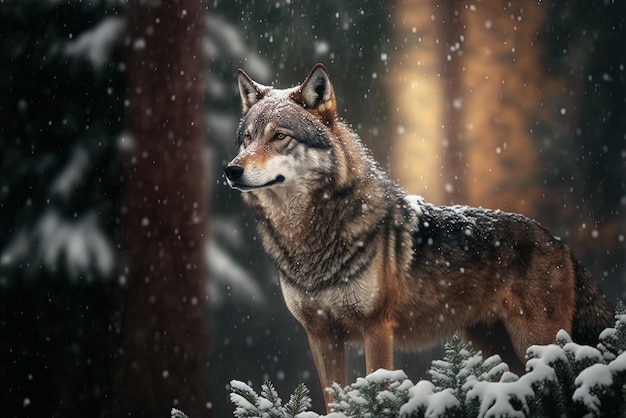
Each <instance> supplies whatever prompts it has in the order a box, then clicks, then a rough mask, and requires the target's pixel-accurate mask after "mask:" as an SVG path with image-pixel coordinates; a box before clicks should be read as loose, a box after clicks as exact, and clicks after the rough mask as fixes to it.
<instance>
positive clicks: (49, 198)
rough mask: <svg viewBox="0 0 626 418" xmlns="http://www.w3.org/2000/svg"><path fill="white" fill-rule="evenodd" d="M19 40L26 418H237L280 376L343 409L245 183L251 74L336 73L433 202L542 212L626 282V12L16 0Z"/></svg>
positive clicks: (9, 394)
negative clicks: (235, 182)
mask: <svg viewBox="0 0 626 418" xmlns="http://www.w3.org/2000/svg"><path fill="white" fill-rule="evenodd" d="M0 45H1V48H2V54H1V55H0V120H1V122H0V150H1V154H0V170H1V174H0V382H2V387H3V390H2V394H0V407H1V408H0V409H1V410H2V415H3V416H9V417H13V416H20V417H27V416H33V417H35V416H59V417H60V416H63V417H78V416H120V415H128V414H132V415H133V416H167V414H168V413H169V410H170V408H171V407H177V408H180V409H183V410H184V411H185V412H187V413H188V414H189V415H190V416H193V417H202V416H205V417H208V416H211V415H213V416H228V415H230V414H231V411H232V406H231V405H230V404H229V402H228V382H229V381H230V380H231V379H239V380H243V381H250V382H252V383H253V384H254V385H255V386H257V387H258V385H259V384H260V383H261V382H262V380H263V379H264V378H265V377H267V378H270V379H271V380H272V381H273V382H274V383H275V385H276V386H277V389H278V390H279V392H280V393H290V392H291V391H292V390H293V388H294V387H295V386H296V384H297V383H298V382H304V383H306V384H307V386H308V387H309V388H310V389H311V390H312V396H313V398H314V399H316V402H317V404H316V405H314V407H315V408H316V409H317V410H322V408H323V406H322V402H321V393H320V392H319V389H318V387H317V386H318V384H317V375H316V373H315V369H314V366H313V362H312V359H311V356H310V353H309V351H308V346H307V344H306V337H305V334H304V332H303V331H302V330H301V328H300V326H299V325H298V324H297V322H296V321H295V320H294V319H293V318H291V315H290V314H289V313H288V311H287V309H286V307H285V306H284V302H283V300H282V296H281V294H280V288H279V286H278V284H277V278H276V274H275V272H274V270H273V268H272V267H271V265H270V264H269V263H268V261H267V259H266V257H265V255H264V254H263V253H262V252H261V248H260V242H259V241H258V240H257V239H256V236H255V230H254V219H253V218H252V217H251V214H250V213H249V212H248V211H246V210H245V208H243V207H242V204H241V199H240V196H239V193H238V192H234V191H231V190H229V189H228V187H226V186H225V184H224V181H223V179H222V174H221V173H222V169H223V167H224V166H225V165H226V163H227V162H228V161H230V159H231V158H232V156H233V155H234V153H235V146H234V132H235V129H236V126H237V123H238V119H239V115H240V103H239V95H238V92H237V87H236V79H235V74H236V70H237V68H239V67H241V68H243V69H244V70H245V71H246V72H248V74H250V75H251V76H252V77H253V78H254V79H255V80H257V81H260V82H262V83H265V84H268V85H276V86H280V87H287V86H291V85H294V84H296V83H299V82H301V81H302V80H303V78H304V77H305V76H306V74H307V73H308V71H309V69H310V68H311V67H312V65H313V64H315V63H316V62H323V63H325V64H326V66H327V67H328V69H329V71H330V73H331V77H332V79H333V82H334V86H335V90H336V94H337V98H338V105H339V114H340V116H341V117H343V118H345V119H346V120H347V121H348V122H350V123H351V124H352V126H353V127H354V129H356V130H357V131H358V132H359V134H360V136H361V137H362V139H363V140H364V142H365V143H366V144H367V145H368V146H369V147H370V148H371V149H372V150H373V152H374V155H375V157H376V158H377V159H378V161H380V163H381V165H382V166H383V167H384V168H386V169H387V170H388V171H389V172H390V174H391V176H392V177H393V178H395V179H397V180H398V181H399V182H400V183H401V184H402V186H403V187H404V188H405V189H406V190H407V191H408V192H410V193H417V194H422V195H423V196H424V197H426V198H427V199H429V200H431V201H432V202H434V203H437V204H453V203H454V204H469V205H475V206H483V207H489V208H499V209H502V210H507V211H516V212H521V213H523V214H525V215H528V216H531V217H533V218H536V219H537V220H539V221H540V222H541V223H543V224H544V225H545V226H547V227H548V228H549V229H551V230H552V231H553V232H554V233H555V234H556V235H559V236H561V237H562V238H563V239H564V240H565V241H567V242H568V243H569V244H570V245H571V247H572V248H573V250H574V252H575V253H576V254H577V255H578V257H579V258H581V259H582V260H583V262H584V264H585V265H586V266H587V267H588V268H589V269H590V270H591V271H592V273H593V274H594V276H595V277H596V279H597V280H598V281H599V282H600V285H601V287H602V288H603V290H604V291H605V292H606V293H607V295H608V298H609V300H610V302H611V303H612V304H615V302H616V300H617V299H622V300H623V299H624V298H625V296H626V295H625V293H626V273H625V266H624V265H625V259H626V243H625V236H626V70H625V66H626V54H624V52H625V50H624V45H626V7H625V5H624V2H621V1H610V0H603V1H592V0H587V1H584V0H578V1H575V0H555V1H540V2H534V1H525V2H508V1H500V0H485V1H480V0H468V1H435V0H404V1H403V0H397V1H390V2H378V1H361V2H356V1H348V0H320V1H318V2H315V3H304V2H297V1H295V0H276V1H275V2H269V3H261V2H247V1H217V0H215V1H206V2H204V1H200V0H160V1H148V0H145V1H140V0H137V1H131V2H128V1H123V0H83V1H78V0H76V1H72V0H68V1H65V0H63V1H62V0H4V1H0ZM350 352H351V357H352V362H353V365H352V367H353V368H354V371H353V372H352V376H355V375H356V374H357V373H362V369H363V366H362V364H361V361H362V352H361V351H360V350H359V349H358V348H353V349H351V350H350ZM437 354H438V352H437V351H435V352H434V353H425V354H423V355H415V354H413V355H401V356H399V357H398V359H397V362H396V367H398V368H403V369H404V370H406V371H407V373H408V374H409V377H411V378H412V379H413V380H414V381H415V380H417V379H419V376H421V375H422V374H423V373H424V372H425V370H426V369H427V368H428V366H429V362H430V360H431V359H432V356H433V355H437Z"/></svg>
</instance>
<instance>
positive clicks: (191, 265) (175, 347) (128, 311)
mask: <svg viewBox="0 0 626 418" xmlns="http://www.w3.org/2000/svg"><path fill="white" fill-rule="evenodd" d="M204 16H205V10H203V7H202V2H199V1H196V0H162V1H160V2H139V1H134V2H130V3H129V6H128V24H129V26H128V32H129V45H128V55H127V64H128V69H127V71H128V79H129V87H128V88H129V90H128V91H129V96H128V107H127V110H128V113H127V117H128V119H127V126H128V132H129V135H128V136H127V137H126V138H125V141H124V142H125V143H126V152H127V155H126V156H125V171H126V177H125V183H126V184H125V186H126V190H125V198H124V200H123V202H122V205H121V209H120V212H121V216H120V218H121V220H120V234H119V235H120V241H121V242H120V245H121V248H122V251H123V257H122V259H123V260H124V264H123V271H122V273H121V274H122V276H121V277H122V280H125V281H126V282H127V287H126V290H125V292H124V295H123V308H122V330H121V347H120V350H119V361H118V362H117V369H116V371H115V385H116V387H115V389H114V390H115V391H116V394H115V395H116V396H115V399H114V403H115V404H116V405H115V407H114V409H115V410H116V411H117V414H118V415H119V416H121V415H127V414H130V415H132V416H166V415H167V414H168V413H169V411H170V409H171V408H172V407H177V408H180V409H182V410H184V411H185V412H186V413H188V414H189V415H191V416H196V417H200V416H203V417H206V416H208V415H209V412H210V411H207V406H208V405H209V399H210V398H209V392H208V389H209V371H208V354H209V353H208V342H209V338H208V316H207V314H208V309H207V297H206V281H207V266H206V259H205V251H204V248H205V240H206V232H207V214H208V210H207V192H206V187H207V184H206V180H205V179H206V169H205V167H204V146H203V138H204V134H205V130H204V92H205V87H204V72H205V71H206V62H205V59H204V55H203V49H202V42H203V35H204ZM124 278H125V279H124Z"/></svg>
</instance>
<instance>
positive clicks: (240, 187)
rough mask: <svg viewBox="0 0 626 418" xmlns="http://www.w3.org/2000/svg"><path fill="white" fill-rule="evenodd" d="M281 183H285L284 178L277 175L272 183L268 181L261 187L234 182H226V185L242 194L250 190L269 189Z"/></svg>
mask: <svg viewBox="0 0 626 418" xmlns="http://www.w3.org/2000/svg"><path fill="white" fill-rule="evenodd" d="M283 181H285V176H283V175H281V174H279V175H278V176H276V178H275V179H274V180H272V181H268V182H267V183H265V184H261V185H258V186H256V185H254V186H253V185H249V184H245V183H239V182H236V181H232V180H228V185H229V186H230V188H231V189H237V190H240V191H242V192H248V191H250V190H256V189H262V188H264V187H270V186H273V185H275V184H279V183H282V182H283Z"/></svg>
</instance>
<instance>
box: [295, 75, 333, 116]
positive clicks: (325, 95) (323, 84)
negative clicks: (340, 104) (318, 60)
mask: <svg viewBox="0 0 626 418" xmlns="http://www.w3.org/2000/svg"><path fill="white" fill-rule="evenodd" d="M294 99H295V100H297V101H299V102H300V103H302V105H303V106H304V107H306V108H307V109H311V110H316V111H318V112H319V113H321V114H324V115H326V117H327V118H328V119H332V118H334V117H335V111H336V110H337V102H336V100H335V90H334V89H333V84H332V83H331V82H330V76H329V75H328V71H327V70H326V67H324V64H316V65H315V66H314V67H313V69H312V70H311V72H310V73H309V75H308V76H307V78H306V80H304V82H303V83H302V85H301V86H300V88H299V89H298V91H297V93H296V97H294Z"/></svg>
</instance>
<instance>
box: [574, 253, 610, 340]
mask: <svg viewBox="0 0 626 418" xmlns="http://www.w3.org/2000/svg"><path fill="white" fill-rule="evenodd" d="M572 263H573V266H574V274H575V277H576V299H575V300H576V310H575V312H574V321H573V324H572V339H573V340H574V341H575V342H577V343H578V344H585V345H591V346H595V345H596V344H597V343H598V336H599V334H600V332H602V330H604V329H605V328H609V327H612V326H613V325H614V322H615V321H614V314H613V309H611V306H610V305H609V303H608V302H607V301H606V299H605V297H604V295H603V294H602V292H601V291H600V289H599V288H598V286H597V285H596V282H595V281H594V279H593V277H591V274H590V273H589V271H588V270H587V269H586V268H585V267H584V266H583V265H582V264H581V263H580V261H578V260H577V259H576V257H574V256H573V255H572Z"/></svg>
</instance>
